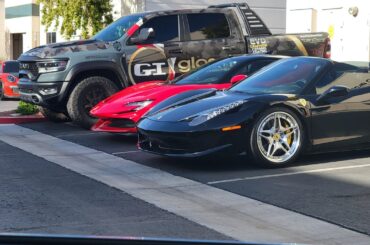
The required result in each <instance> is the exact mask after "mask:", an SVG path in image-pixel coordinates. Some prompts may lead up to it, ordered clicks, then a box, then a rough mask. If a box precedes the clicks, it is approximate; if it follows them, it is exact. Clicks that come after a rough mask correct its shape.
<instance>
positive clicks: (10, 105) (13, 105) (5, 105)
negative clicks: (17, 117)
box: [0, 100, 19, 112]
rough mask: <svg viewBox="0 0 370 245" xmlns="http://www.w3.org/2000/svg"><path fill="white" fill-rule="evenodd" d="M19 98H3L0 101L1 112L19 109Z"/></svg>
mask: <svg viewBox="0 0 370 245" xmlns="http://www.w3.org/2000/svg"><path fill="white" fill-rule="evenodd" d="M18 103H19V101H18V100H1V101H0V112H4V111H14V110H16V109H17V106H18Z"/></svg>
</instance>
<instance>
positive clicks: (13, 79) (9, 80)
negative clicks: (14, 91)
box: [6, 75, 17, 83]
mask: <svg viewBox="0 0 370 245" xmlns="http://www.w3.org/2000/svg"><path fill="white" fill-rule="evenodd" d="M6 79H7V80H8V82H11V83H14V82H16V81H17V78H16V77H15V76H13V75H8V77H7V78H6Z"/></svg>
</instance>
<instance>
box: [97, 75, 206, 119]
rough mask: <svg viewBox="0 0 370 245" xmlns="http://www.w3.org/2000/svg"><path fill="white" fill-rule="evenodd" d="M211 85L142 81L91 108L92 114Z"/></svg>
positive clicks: (114, 110)
mask: <svg viewBox="0 0 370 245" xmlns="http://www.w3.org/2000/svg"><path fill="white" fill-rule="evenodd" d="M211 86H212V85H181V86H179V85H168V84H164V82H160V81H153V82H145V83H140V84H137V85H134V86H131V87H129V88H126V89H124V90H122V91H120V92H118V93H116V94H114V95H112V96H111V97H109V98H107V99H105V100H103V101H102V102H100V103H99V104H98V105H97V106H96V107H95V108H93V109H92V110H91V114H93V115H94V116H98V117H99V115H103V114H104V115H107V114H115V113H121V112H122V108H123V107H124V105H126V104H128V103H130V102H138V101H145V100H153V101H154V102H155V103H158V102H161V101H163V100H165V99H167V98H169V97H171V96H173V95H176V94H179V93H181V92H185V91H189V90H196V89H200V88H204V87H211Z"/></svg>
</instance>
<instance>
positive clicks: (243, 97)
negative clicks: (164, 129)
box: [148, 91, 253, 122]
mask: <svg viewBox="0 0 370 245" xmlns="http://www.w3.org/2000/svg"><path fill="white" fill-rule="evenodd" d="M200 96H202V95H200ZM252 97H253V96H252V95H248V94H241V93H231V92H227V91H225V92H224V91H219V92H217V93H216V94H210V96H208V97H205V98H202V99H200V100H194V99H189V101H188V102H186V101H185V102H184V103H181V104H180V105H179V104H173V105H172V106H169V107H167V108H166V109H164V110H162V111H159V112H157V113H155V114H153V115H151V116H149V117H148V119H150V120H154V121H166V122H176V121H181V120H184V119H186V118H191V117H193V116H196V115H199V114H201V113H202V112H206V111H209V110H212V109H217V108H219V107H222V106H226V105H229V104H231V103H234V102H241V101H248V99H250V98H252Z"/></svg>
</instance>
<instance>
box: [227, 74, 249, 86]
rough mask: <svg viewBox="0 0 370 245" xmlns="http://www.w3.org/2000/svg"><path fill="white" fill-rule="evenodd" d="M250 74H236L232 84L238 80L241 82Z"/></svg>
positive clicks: (231, 80)
mask: <svg viewBox="0 0 370 245" xmlns="http://www.w3.org/2000/svg"><path fill="white" fill-rule="evenodd" d="M247 77H248V76H247V75H244V74H239V75H235V76H233V77H232V78H231V79H230V83H231V84H235V83H237V82H240V81H241V80H244V79H246V78H247Z"/></svg>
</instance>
